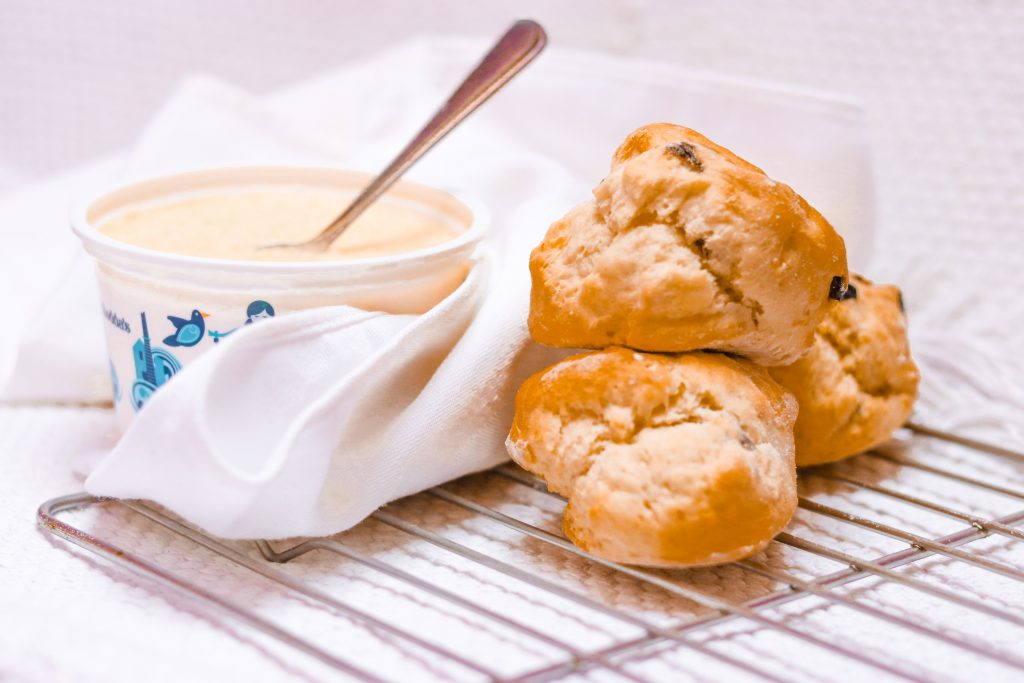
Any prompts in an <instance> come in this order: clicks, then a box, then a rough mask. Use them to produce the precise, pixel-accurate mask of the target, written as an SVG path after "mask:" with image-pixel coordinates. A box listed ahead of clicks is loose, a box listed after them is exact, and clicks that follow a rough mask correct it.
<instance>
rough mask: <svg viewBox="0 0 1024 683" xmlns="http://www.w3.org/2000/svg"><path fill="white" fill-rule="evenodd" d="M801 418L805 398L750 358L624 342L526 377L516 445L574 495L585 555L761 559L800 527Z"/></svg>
mask: <svg viewBox="0 0 1024 683" xmlns="http://www.w3.org/2000/svg"><path fill="white" fill-rule="evenodd" d="M795 419H796V402H795V401H794V400H793V397H792V396H790V395H789V394H787V393H786V392H785V391H784V390H783V389H782V388H781V387H779V385H778V384H776V383H775V382H774V381H773V380H772V379H771V377H769V375H768V373H767V372H766V371H765V370H764V369H763V368H760V367H758V366H756V365H754V364H753V363H751V362H749V361H745V360H737V359H733V358H730V357H728V356H725V355H723V354H715V353H690V354H683V355H663V354H650V353H640V352H637V351H633V350H630V349H624V348H621V347H616V348H610V349H605V350H603V351H594V352H589V353H584V354H580V355H577V356H571V357H569V358H567V359H565V360H563V361H562V362H560V363H557V364H555V365H553V366H552V367H550V368H548V369H547V370H544V371H542V372H539V373H537V374H536V375H534V376H533V377H531V378H529V379H528V380H527V381H526V382H524V383H523V386H522V387H521V388H520V389H519V393H518V394H517V395H516V411H515V420H514V422H513V423H512V430H511V432H510V433H509V437H508V441H507V442H506V445H507V447H508V451H509V454H510V455H511V456H512V459H513V460H515V461H516V462H517V463H519V464H520V465H521V466H523V467H525V468H526V469H527V470H530V471H531V472H533V473H535V474H537V475H538V476H540V477H541V478H543V479H544V481H546V482H547V485H548V487H549V488H550V489H551V490H552V491H554V492H556V493H559V494H561V495H563V496H565V497H567V498H568V499H569V504H568V506H567V508H566V511H565V520H564V529H565V533H566V535H567V536H568V537H569V538H570V539H572V541H573V542H574V543H576V544H577V545H578V546H580V547H581V548H583V549H584V550H587V551H589V552H591V553H594V554H595V555H599V556H600V557H604V558H607V559H610V560H616V561H618V562H626V563H630V564H643V565H655V566H666V567H686V566H696V565H708V564H718V563H722V562H731V561H733V560H736V559H739V558H742V557H747V556H750V555H753V554H754V553H756V552H758V551H759V550H760V549H761V548H763V547H764V546H765V545H766V544H767V543H768V542H769V541H770V540H771V538H772V537H773V536H775V534H777V533H778V532H779V531H780V530H781V529H782V528H783V527H784V526H785V525H786V523H787V522H788V521H789V519H790V517H791V516H792V515H793V511H794V510H795V509H796V467H795V465H794V462H793V422H794V420H795Z"/></svg>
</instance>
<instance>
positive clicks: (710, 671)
mask: <svg viewBox="0 0 1024 683" xmlns="http://www.w3.org/2000/svg"><path fill="white" fill-rule="evenodd" d="M1015 482H1024V454H1021V453H1018V452H1016V451H1013V450H1009V449H1007V448H1003V447H1000V446H996V445H992V444H987V443H982V442H979V441H976V440H974V439H970V438H965V437H963V436H958V435H955V434H951V433H947V432H943V431H939V430H935V429H931V428H929V427H925V426H922V425H917V424H908V425H907V426H906V429H905V430H903V431H902V432H901V438H899V439H898V440H897V441H895V442H894V443H893V444H890V445H889V446H887V447H886V448H884V449H881V450H876V451H872V452H870V453H866V454H863V455H861V456H858V457H856V458H853V459H850V460H848V461H845V462H843V463H838V464H834V465H830V466H826V467H820V468H812V469H809V470H806V471H801V497H800V503H799V505H800V508H799V510H798V513H797V516H796V517H795V518H794V522H793V523H792V524H791V525H790V527H789V530H788V531H787V532H784V533H782V534H780V535H779V536H778V537H777V538H776V539H775V541H774V542H773V543H772V544H771V545H770V546H769V548H768V550H767V551H766V552H765V553H762V554H761V555H759V556H757V557H755V558H752V559H749V560H745V561H742V562H738V563H734V564H731V565H726V566H724V567H720V568H706V569H691V570H676V571H665V570H651V569H645V568H640V567H632V566H625V565H621V564H617V563H614V562H609V561H606V560H603V559H600V558H597V557H594V556H592V555H589V554H587V553H586V552H584V551H582V550H580V549H578V548H577V547H576V546H574V545H573V544H571V543H570V542H568V541H567V540H566V539H565V538H564V536H562V534H561V532H560V530H559V519H560V515H561V508H562V505H563V504H564V501H563V500H562V499H561V498H559V497H557V496H554V495H553V494H550V493H548V492H547V489H546V488H545V487H544V485H543V483H541V482H540V481H539V480H537V479H536V478H534V477H533V476H532V475H530V474H528V473H526V472H525V471H523V470H521V469H518V468H516V467H515V466H514V465H511V464H509V465H504V466H501V467H498V468H496V469H494V470H490V471H488V472H486V473H483V474H477V475H472V476H471V477H467V478H464V479H462V480H458V481H456V482H452V483H450V484H447V485H444V486H440V487H436V488H433V489H431V490H429V491H427V492H424V493H421V494H418V495H417V496H413V497H411V498H409V499H404V500H402V501H398V502H397V503H392V504H390V505H388V506H386V507H384V508H382V509H381V510H379V511H377V512H376V513H374V514H373V515H372V516H371V518H370V519H368V520H367V521H365V522H363V523H362V524H360V525H359V526H357V527H356V528H355V529H353V530H350V531H348V532H345V533H343V534H338V535H336V536H334V537H331V538H317V539H311V540H303V541H294V542H277V543H275V544H271V543H268V542H266V541H257V542H248V543H243V542H229V541H223V540H219V539H217V538H213V537H211V536H209V535H206V534H204V533H202V532H201V531H199V530H197V529H195V528H193V527H190V526H188V525H187V524H185V523H183V522H182V521H180V520H178V519H177V518H176V517H174V516H173V515H170V514H168V513H167V512H165V511H163V510H161V509H159V508H157V507H156V506H153V505H151V504H148V503H143V502H137V501H115V500H108V499H100V498H96V497H93V496H90V495H88V494H74V495H68V496H63V497H60V498H55V499H53V500H50V501H47V502H46V503H44V504H43V505H42V506H40V508H39V511H38V520H39V523H40V525H41V526H42V527H43V528H44V529H45V530H47V531H49V532H50V533H52V534H55V535H56V536H58V537H61V538H63V539H65V540H67V541H70V542H71V543H73V544H76V545H78V546H81V547H82V548H85V549H87V550H89V551H91V552H93V553H96V554H97V555H100V556H102V557H104V558H105V559H106V560H109V561H110V562H112V563H114V564H115V565H117V566H118V567H120V568H123V569H128V570H132V571H134V572H136V573H138V574H141V575H143V576H145V577H147V578H148V579H151V580H153V581H155V582H157V583H159V584H162V585H163V586H164V587H166V588H170V589H173V590H174V591H177V592H180V593H183V594H185V595H187V596H189V597H191V598H194V599H196V600H198V601H199V603H201V604H202V605H204V606H205V607H208V608H212V609H216V610H220V611H221V612H222V613H226V614H228V615H230V616H231V617H233V618H235V619H237V620H239V621H241V622H243V623H244V624H246V625H247V626H248V627H251V629H253V630H254V631H253V632H254V633H256V634H258V635H260V637H263V638H269V639H270V640H271V641H273V642H274V643H275V644H276V646H277V647H279V648H283V649H284V650H288V649H293V650H297V651H299V652H302V653H304V654H305V655H309V657H310V659H309V661H310V662H312V663H315V664H316V666H317V667H319V671H320V673H319V674H317V675H316V676H314V677H315V678H319V677H321V676H325V675H326V674H325V673H324V672H327V673H329V674H332V675H336V676H338V677H341V678H347V677H352V678H356V679H361V680H371V681H391V680H401V681H407V680H438V679H439V680H466V681H477V680H494V681H547V680H594V681H604V680H609V681H614V680H632V681H661V680H664V681H677V680H688V679H695V680H730V681H731V680H771V681H793V680H850V679H854V678H858V679H871V680H889V679H892V680H911V681H933V680H964V679H966V678H968V677H970V678H978V679H979V680H1021V677H1024V654H1022V653H1021V651H1020V649H1019V647H1016V646H1015V644H1016V643H1018V642H1020V641H1019V638H1020V637H1021V636H1022V635H1024V630H1022V629H1024V610H1022V609H1021V606H1022V605H1024V569H1022V567H1024V563H1022V562H1021V559H1020V558H1021V557H1022V555H1021V554H1016V555H1015V553H1020V552H1021V551H1022V549H1024V545H1022V544H1020V541H1021V540H1024V530H1022V529H1020V528H1018V527H1017V525H1018V524H1019V523H1021V522H1024V486H1021V485H1019V484H1017V483H1015ZM126 530H130V531H131V533H125V531H126ZM132 544H134V545H135V546H138V547H137V548H129V547H127V546H128V545H132ZM170 556H173V557H174V558H176V560H177V561H176V562H173V563H170V564H174V565H175V567H174V568H173V569H169V568H168V567H167V564H168V562H166V561H165V560H167V559H168V557H170ZM182 557H186V558H188V562H187V563H184V565H183V563H182V562H181V561H180V560H181V558H182ZM162 560H163V561H162ZM183 566H184V569H183ZM254 581H258V582H259V585H260V586H262V587H258V588H255V587H254V588H250V586H252V585H253V582H254ZM367 596H371V597H372V596H376V597H372V599H368V598H367ZM381 596H383V597H381ZM286 607H287V609H285V608H286ZM836 608H840V609H842V610H845V613H844V614H843V615H842V621H841V622H840V621H837V620H838V619H839V617H838V616H837V614H836ZM300 611H305V613H306V615H305V616H301V617H299V618H295V615H296V614H298V612H300ZM310 615H313V616H310ZM314 617H315V618H314ZM452 621H454V622H455V626H452V625H451V623H450V622H452ZM836 623H841V624H842V627H841V629H840V630H839V631H838V632H837V631H836V630H835V629H834V628H830V625H834V624H836ZM456 627H458V628H461V629H462V635H455V636H453V634H457V633H458V628H456ZM339 628H340V629H341V630H340V631H339V630H338V629H339ZM783 641H785V642H786V643H788V647H789V649H788V650H783V649H782V646H780V645H779V644H778V643H779V642H783ZM381 643H383V645H381ZM794 646H795V647H796V648H798V650H796V651H798V652H800V653H802V655H806V656H801V657H799V658H794V657H792V656H791V655H784V656H778V657H773V656H772V654H771V653H772V652H779V651H784V652H790V653H791V652H793V651H794V650H793V647H794ZM381 648H383V649H381ZM293 659H294V658H293ZM398 660H401V661H403V662H406V661H407V662H411V663H407V664H403V665H402V667H398V668H395V667H393V666H385V664H391V663H393V662H395V661H398ZM403 667H404V668H403Z"/></svg>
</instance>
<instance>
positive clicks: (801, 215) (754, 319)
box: [529, 124, 847, 365]
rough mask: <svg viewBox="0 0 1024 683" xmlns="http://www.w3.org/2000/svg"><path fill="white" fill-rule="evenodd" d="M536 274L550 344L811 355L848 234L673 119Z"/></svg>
mask: <svg viewBox="0 0 1024 683" xmlns="http://www.w3.org/2000/svg"><path fill="white" fill-rule="evenodd" d="M530 272H531V274H532V278H533V288H532V292H531V300H530V319H529V323H530V333H531V334H532V336H533V338H534V339H536V340H537V341H539V342H541V343H542V344H548V345H550V346H562V347H581V348H604V347H607V346H612V345H621V346H628V347H631V348H635V349H641V350H645V351H666V352H677V351H690V350H695V349H717V350H721V351H729V352H733V353H737V354H740V355H742V356H746V357H748V358H751V359H753V360H755V361H757V362H758V363H761V364H763V365H781V364H787V363H792V362H793V361H795V360H796V359H797V358H798V357H799V356H800V355H801V354H802V353H803V352H804V351H806V350H807V348H808V347H809V346H810V344H811V340H812V338H813V334H814V328H815V327H817V325H818V323H819V322H821V319H822V317H823V316H824V315H825V312H826V310H827V308H828V303H829V297H830V295H831V296H832V297H833V298H836V297H838V296H840V295H841V294H842V291H843V289H844V288H845V284H846V279H847V267H846V248H845V246H844V244H843V240H842V238H841V237H840V236H839V235H838V234H836V231H835V230H833V228H832V226H831V225H829V223H828V222H827V221H826V220H825V219H824V218H823V217H822V216H821V214H819V213H818V212H817V211H815V210H814V208H812V207H811V206H810V205H809V204H808V203H807V202H806V201H804V199H803V198H802V197H800V195H798V194H797V193H796V192H794V191H793V190H792V189H791V188H790V187H789V186H787V185H785V184H783V183H780V182H776V181H774V180H772V179H771V178H769V177H768V176H767V175H765V173H764V172H763V171H761V169H759V168H757V167H756V166H754V165H752V164H749V163H747V162H746V161H744V160H743V159H741V158H739V157H738V156H736V155H735V154H733V153H732V152H730V151H729V150H727V149H725V148H724V147H720V146H719V145H716V144H715V143H713V142H711V141H710V140H708V139H707V138H705V137H704V136H702V135H700V134H699V133H696V132H694V131H692V130H690V129H688V128H683V127H681V126H675V125H671V124H653V125H649V126H644V127H643V128H640V129H638V130H636V131H635V132H633V133H632V134H631V135H630V136H629V137H628V138H626V141H625V142H623V143H622V145H621V146H620V147H619V148H618V150H616V152H615V157H614V160H613V163H612V170H611V172H610V174H609V175H608V176H607V177H606V178H605V179H604V180H603V181H602V182H601V184H600V185H598V186H597V188H595V189H594V198H593V200H590V201H587V202H584V203H583V204H580V205H579V206H577V207H576V208H574V209H572V210H571V211H570V212H569V213H568V215H566V216H565V217H563V218H562V219H560V220H558V221H556V222H555V223H554V224H553V225H552V226H551V228H550V229H549V230H548V233H547V236H546V237H545V238H544V241H543V242H542V243H541V244H540V245H539V246H538V247H537V248H536V249H534V251H533V254H532V256H531V259H530Z"/></svg>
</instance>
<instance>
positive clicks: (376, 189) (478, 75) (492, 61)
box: [261, 19, 548, 251]
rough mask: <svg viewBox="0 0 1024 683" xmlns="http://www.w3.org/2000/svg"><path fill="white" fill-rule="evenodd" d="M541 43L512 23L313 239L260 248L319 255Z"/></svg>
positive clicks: (543, 41)
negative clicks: (433, 111) (408, 139)
mask: <svg viewBox="0 0 1024 683" xmlns="http://www.w3.org/2000/svg"><path fill="white" fill-rule="evenodd" d="M547 42H548V37H547V34H546V33H545V32H544V29H543V28H541V25H540V24H538V23H537V22H535V21H532V20H529V19H523V20H520V21H517V22H516V23H514V24H512V27H511V28H509V30H508V31H506V32H505V35H503V36H502V37H501V38H500V39H499V40H498V42H497V43H495V45H494V47H493V48H491V51H490V52H488V53H487V55H486V56H485V57H484V58H483V60H482V61H481V62H480V64H478V65H477V67H476V68H475V69H473V71H472V72H471V73H470V74H469V76H467V77H466V80H464V81H463V82H462V84H461V85H459V87H458V88H457V89H456V90H455V92H454V93H452V96H451V97H449V98H448V101H447V102H446V103H445V104H444V106H443V107H441V109H440V110H439V111H438V112H437V113H436V114H435V115H434V118H432V119H431V120H430V122H429V123H427V125H426V126H424V127H423V129H422V130H421V131H420V132H419V133H418V134H417V135H416V137H414V138H413V139H412V141H411V142H410V143H409V144H408V145H406V147H405V149H403V150H402V151H401V152H400V153H399V154H398V156H397V157H395V159H394V160H393V161H392V162H391V163H390V164H388V167H387V168H385V169H384V170H383V171H382V172H381V174H380V175H378V176H377V177H376V178H374V180H373V182H371V183H370V184H369V185H368V186H367V187H366V189H364V190H363V192H362V193H361V194H360V195H359V196H358V197H356V198H355V199H354V200H353V201H352V203H351V204H350V205H349V207H348V208H347V209H345V211H343V212H342V213H341V215H339V216H338V217H337V218H335V219H334V221H333V222H332V223H331V224H330V225H328V226H327V227H326V228H324V229H323V231H322V232H321V233H320V234H319V235H317V236H316V237H314V238H313V239H311V240H308V241H306V242H295V243H286V244H268V245H265V246H263V247H261V248H262V249H268V248H289V249H305V250H315V251H325V250H326V249H327V248H328V247H330V246H331V244H332V243H333V242H334V240H336V239H337V238H338V236H339V235H341V233H343V232H344V231H345V229H346V228H348V227H349V226H350V225H352V223H353V222H354V221H355V219H356V218H358V217H359V215H360V214H362V213H363V211H365V210H366V209H367V208H368V207H369V206H370V205H371V204H373V202H375V201H376V200H377V198H378V197H380V196H381V195H382V194H383V193H384V192H385V191H386V190H387V189H388V188H389V187H391V185H393V184H394V182H395V181H396V180H398V179H399V178H400V177H401V176H402V174H403V173H405V172H406V170H408V169H409V167H410V166H412V165H413V164H414V163H416V161H417V160H418V159H419V158H420V157H421V156H423V155H424V154H425V153H426V152H427V151H428V150H430V149H431V148H432V147H433V146H434V145H435V144H437V143H438V142H439V141H440V140H441V138H443V137H444V136H445V135H447V134H448V133H449V132H451V130H452V129H453V128H455V126H457V125H459V124H460V123H461V122H462V120H463V119H465V118H466V117H467V116H469V114H471V113H472V112H473V111H475V110H476V108H477V107H479V106H480V105H481V104H483V103H484V102H486V101H487V99H488V98H490V96H491V95H493V94H494V93H496V92H498V90H500V89H501V88H502V87H503V86H504V85H505V84H506V83H508V82H509V81H510V80H512V77H513V76H515V75H516V74H518V73H519V72H520V71H522V70H523V68H524V67H525V66H526V65H527V64H529V63H530V62H531V61H533V58H534V57H536V56H537V55H538V54H540V51H541V50H543V49H544V46H545V45H547Z"/></svg>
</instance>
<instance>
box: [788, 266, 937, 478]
mask: <svg viewBox="0 0 1024 683" xmlns="http://www.w3.org/2000/svg"><path fill="white" fill-rule="evenodd" d="M770 372H771V375H772V377H774V378H775V379H776V380H777V381H778V382H779V383H780V384H781V385H782V386H784V387H786V389H788V390H789V391H791V392H792V393H793V395H794V396H796V400H797V403H799V405H800V416H799V417H798V418H797V421H796V464H797V465H799V466H806V465H816V464H819V463H823V462H831V461H833V460H839V459H840V458H845V457H847V456H849V455H853V454H855V453H860V452H861V451H864V450H867V449H868V448H871V447H872V446H877V445H878V444H880V443H882V442H883V441H886V440H887V439H888V438H889V437H890V436H891V435H892V433H893V431H895V430H896V429H897V428H898V427H899V426H900V425H902V424H903V423H904V422H905V421H906V419H907V417H909V416H910V410H911V408H912V407H913V405H914V399H915V398H916V397H917V384H918V380H919V379H920V376H919V375H918V371H917V366H916V365H914V361H913V359H912V358H911V357H910V347H909V345H908V344H907V328H906V317H905V315H904V313H903V302H902V299H901V297H900V291H899V290H898V289H897V288H896V287H893V286H892V285H875V284H872V283H871V281H869V280H866V279H864V278H862V277H858V276H854V277H853V278H852V281H851V283H850V286H849V288H848V290H847V293H846V296H845V297H844V299H843V300H842V301H840V302H838V303H835V304H833V305H832V309H831V310H830V311H829V313H828V315H827V316H826V317H825V320H823V321H822V323H821V324H820V325H819V326H818V329H817V332H816V333H815V335H814V346H812V347H811V350H810V352H809V353H808V354H807V355H806V356H804V357H803V358H801V359H800V360H798V361H797V362H796V363H794V364H792V365H789V366H786V367H779V368H771V369H770Z"/></svg>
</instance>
